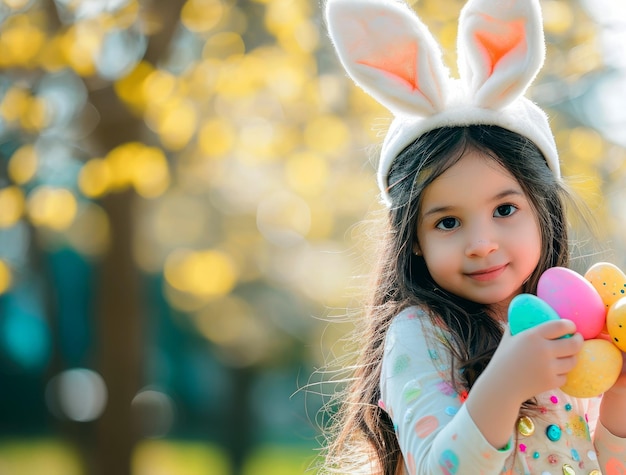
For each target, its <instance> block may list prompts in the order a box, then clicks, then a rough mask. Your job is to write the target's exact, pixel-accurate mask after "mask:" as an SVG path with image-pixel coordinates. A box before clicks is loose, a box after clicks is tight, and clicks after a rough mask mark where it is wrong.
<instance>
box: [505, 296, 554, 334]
mask: <svg viewBox="0 0 626 475" xmlns="http://www.w3.org/2000/svg"><path fill="white" fill-rule="evenodd" d="M508 314H509V329H510V330H511V334H512V335H516V334H518V333H520V332H522V331H524V330H527V329H529V328H532V327H534V326H537V325H539V324H541V323H544V322H548V321H550V320H559V318H560V317H559V315H558V314H557V313H556V311H555V310H554V309H553V308H552V307H550V305H548V304H547V303H546V302H544V301H543V300H541V299H540V298H539V297H537V296H535V295H532V294H519V295H516V296H515V297H513V300H511V303H510V304H509V311H508Z"/></svg>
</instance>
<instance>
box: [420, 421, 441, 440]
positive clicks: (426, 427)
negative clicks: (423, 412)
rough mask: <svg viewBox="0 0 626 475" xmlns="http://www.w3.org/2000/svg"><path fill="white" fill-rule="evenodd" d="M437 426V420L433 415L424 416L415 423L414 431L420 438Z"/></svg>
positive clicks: (430, 432) (427, 434)
mask: <svg viewBox="0 0 626 475" xmlns="http://www.w3.org/2000/svg"><path fill="white" fill-rule="evenodd" d="M437 427H439V421H438V420H437V418H436V417H435V416H424V417H422V418H421V419H420V420H418V421H417V422H416V423H415V433H416V434H417V436H418V437H419V438H421V439H423V438H424V437H428V436H429V435H430V434H432V433H433V432H434V431H435V429H437Z"/></svg>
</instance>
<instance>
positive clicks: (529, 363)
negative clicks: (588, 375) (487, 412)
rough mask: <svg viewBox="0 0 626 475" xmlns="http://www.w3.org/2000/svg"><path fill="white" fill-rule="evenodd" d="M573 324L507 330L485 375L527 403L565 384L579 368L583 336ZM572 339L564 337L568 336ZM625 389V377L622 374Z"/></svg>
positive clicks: (551, 323)
mask: <svg viewBox="0 0 626 475" xmlns="http://www.w3.org/2000/svg"><path fill="white" fill-rule="evenodd" d="M575 332H576V326H575V324H574V323H573V322H571V321H569V320H565V319H561V320H553V321H549V322H546V323H542V324H541V325H538V326H536V327H533V328H530V329H528V330H525V331H523V332H520V333H518V334H517V335H511V334H510V332H509V331H508V330H505V332H504V333H505V334H504V337H503V338H502V341H501V342H500V345H499V346H498V348H497V350H496V352H495V354H494V355H493V358H492V360H491V362H490V363H489V365H488V366H487V368H486V370H485V372H484V373H483V374H484V375H485V376H486V377H490V378H493V379H492V381H493V383H494V385H495V386H494V390H497V391H499V392H501V393H502V394H503V396H509V397H511V398H514V399H516V400H517V402H519V404H520V405H521V404H522V403H523V402H524V401H526V400H528V399H530V398H532V397H534V396H536V395H538V394H540V393H543V392H545V391H548V390H550V389H555V388H559V387H561V386H563V385H564V384H565V380H566V375H567V373H569V372H570V371H571V370H572V369H573V368H574V366H575V365H576V361H577V355H578V353H579V352H580V350H581V349H582V345H583V337H582V336H581V335H580V334H579V333H575ZM570 334H571V335H572V336H571V337H569V338H562V337H563V336H565V335H570ZM621 378H622V382H621V383H622V384H623V385H624V388H626V376H625V375H624V374H623V373H622V376H621Z"/></svg>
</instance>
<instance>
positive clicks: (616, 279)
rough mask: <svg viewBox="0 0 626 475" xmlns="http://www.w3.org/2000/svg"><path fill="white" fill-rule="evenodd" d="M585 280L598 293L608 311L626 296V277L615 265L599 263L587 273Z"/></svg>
mask: <svg viewBox="0 0 626 475" xmlns="http://www.w3.org/2000/svg"><path fill="white" fill-rule="evenodd" d="M585 279H587V280H588V281H589V282H591V285H593V287H594V288H595V289H596V290H597V291H598V293H599V294H600V297H601V298H602V301H603V302H604V305H605V306H606V308H607V309H608V308H609V307H610V306H611V305H613V304H614V303H615V302H617V301H618V300H619V299H620V298H622V297H624V296H626V275H625V274H624V273H623V272H622V270H621V269H620V268H619V267H617V266H616V265H615V264H611V263H609V262H598V263H597V264H594V265H592V266H591V267H590V268H589V270H587V272H585Z"/></svg>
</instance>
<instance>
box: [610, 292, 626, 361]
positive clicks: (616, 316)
mask: <svg viewBox="0 0 626 475" xmlns="http://www.w3.org/2000/svg"><path fill="white" fill-rule="evenodd" d="M606 329H607V330H608V332H609V335H610V336H611V341H612V342H613V344H614V345H615V346H617V347H618V348H619V349H620V350H622V351H626V297H622V298H621V299H619V300H618V301H617V302H615V303H614V304H613V305H611V306H610V307H609V311H608V312H607V314H606Z"/></svg>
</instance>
